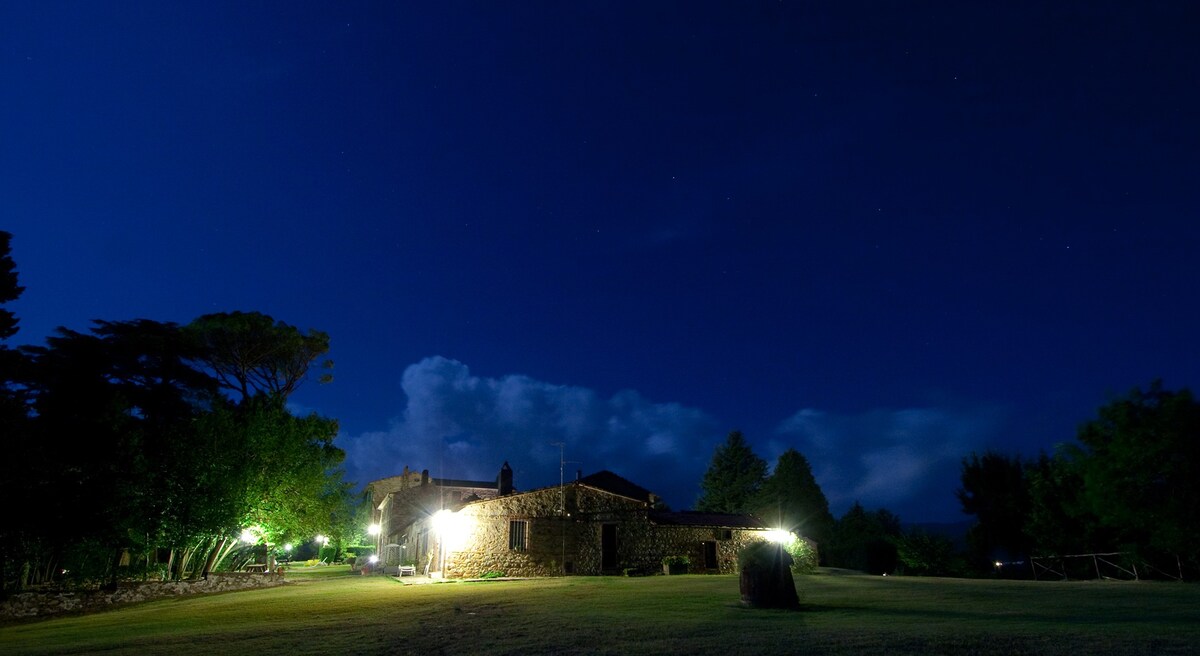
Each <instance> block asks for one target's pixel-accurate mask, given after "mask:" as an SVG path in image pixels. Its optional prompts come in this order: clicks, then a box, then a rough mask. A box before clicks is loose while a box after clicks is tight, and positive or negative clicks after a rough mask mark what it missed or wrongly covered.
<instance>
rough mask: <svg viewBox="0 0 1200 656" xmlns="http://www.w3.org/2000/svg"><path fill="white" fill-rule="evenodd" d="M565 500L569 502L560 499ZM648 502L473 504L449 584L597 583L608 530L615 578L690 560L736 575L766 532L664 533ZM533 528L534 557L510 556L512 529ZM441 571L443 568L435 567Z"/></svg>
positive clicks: (587, 497) (576, 491)
mask: <svg viewBox="0 0 1200 656" xmlns="http://www.w3.org/2000/svg"><path fill="white" fill-rule="evenodd" d="M560 495H561V496H560ZM648 511H649V508H648V507H647V504H646V503H645V502H641V501H637V500H635V499H629V498H627V497H622V496H620V495H615V494H611V493H608V492H605V491H602V490H598V489H595V488H591V487H589V486H586V485H569V486H566V487H564V488H563V489H562V490H561V491H560V490H559V489H558V488H547V489H543V490H535V491H533V492H526V493H523V494H515V495H511V496H507V497H500V498H496V499H491V500H488V501H482V502H476V503H471V504H467V505H466V506H464V507H463V508H462V510H461V511H460V513H459V515H460V516H461V517H463V518H465V520H466V521H467V522H469V524H470V530H469V536H470V537H469V538H468V539H467V540H466V541H464V542H463V544H461V545H455V547H456V548H455V549H454V550H453V551H451V552H449V553H448V554H447V557H446V570H445V572H444V574H445V576H447V577H452V578H458V577H466V578H473V577H479V576H483V575H485V574H487V573H491V572H499V573H502V574H504V575H506V576H558V575H562V574H582V575H597V574H602V573H606V572H605V571H604V570H603V567H602V564H603V563H602V560H603V551H602V545H601V540H602V537H601V536H602V533H603V530H604V529H603V526H604V525H605V524H612V525H615V526H616V559H615V560H616V563H615V564H616V567H614V568H610V569H611V572H610V573H615V572H620V571H622V570H632V571H633V572H637V573H653V572H657V571H661V569H662V560H663V558H664V557H666V556H676V555H686V556H687V557H688V558H689V559H690V560H691V562H692V563H693V565H692V567H691V571H693V572H706V571H707V572H713V573H716V572H720V573H734V572H736V571H737V554H738V551H740V550H741V548H742V547H744V546H745V545H746V544H747V543H749V542H751V541H754V540H761V539H763V538H762V533H763V532H762V531H757V530H747V529H722V528H717V527H696V526H675V525H662V524H656V523H653V522H651V521H650V519H649V515H648ZM513 521H521V522H525V523H526V549H524V550H514V549H511V548H510V545H509V537H510V528H511V522H513ZM710 542H711V543H713V546H714V547H715V548H714V551H715V554H716V559H717V562H716V566H715V567H706V553H705V543H710ZM434 569H436V566H435V567H434Z"/></svg>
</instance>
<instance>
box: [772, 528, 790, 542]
mask: <svg viewBox="0 0 1200 656" xmlns="http://www.w3.org/2000/svg"><path fill="white" fill-rule="evenodd" d="M794 537H795V536H794V535H792V534H791V533H788V532H787V531H785V530H783V529H781V528H776V529H771V530H770V531H767V535H766V538H767V540H770V541H771V542H777V543H779V544H783V543H785V542H791V541H792V539H793V538H794Z"/></svg>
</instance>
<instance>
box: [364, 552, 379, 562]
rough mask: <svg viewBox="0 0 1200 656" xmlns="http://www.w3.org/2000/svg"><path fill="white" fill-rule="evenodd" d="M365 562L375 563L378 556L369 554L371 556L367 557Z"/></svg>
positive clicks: (377, 560)
mask: <svg viewBox="0 0 1200 656" xmlns="http://www.w3.org/2000/svg"><path fill="white" fill-rule="evenodd" d="M367 562H369V563H371V564H372V565H374V564H375V563H377V562H379V556H376V555H375V554H371V557H370V558H368V559H367Z"/></svg>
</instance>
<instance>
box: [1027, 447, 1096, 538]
mask: <svg viewBox="0 0 1200 656" xmlns="http://www.w3.org/2000/svg"><path fill="white" fill-rule="evenodd" d="M1069 452H1070V450H1069V449H1064V450H1063V451H1062V452H1060V453H1058V454H1056V455H1054V456H1053V457H1051V456H1048V455H1046V454H1045V453H1042V454H1040V455H1039V456H1038V458H1037V460H1034V461H1031V462H1029V463H1026V465H1025V482H1026V488H1027V490H1028V494H1029V516H1028V518H1027V520H1026V521H1025V536H1026V537H1027V538H1028V539H1029V544H1030V548H1031V550H1032V552H1033V554H1034V555H1038V556H1064V555H1067V554H1079V553H1094V552H1097V551H1105V550H1109V549H1112V548H1113V543H1112V536H1111V531H1109V530H1108V529H1105V528H1104V527H1102V526H1100V524H1099V520H1098V519H1097V518H1096V516H1095V515H1094V514H1093V513H1092V512H1091V511H1090V510H1088V508H1087V507H1086V505H1085V501H1084V498H1083V475H1082V471H1081V468H1080V463H1079V461H1077V460H1075V459H1072V458H1071V457H1069V456H1068V455H1067V454H1068V453H1069Z"/></svg>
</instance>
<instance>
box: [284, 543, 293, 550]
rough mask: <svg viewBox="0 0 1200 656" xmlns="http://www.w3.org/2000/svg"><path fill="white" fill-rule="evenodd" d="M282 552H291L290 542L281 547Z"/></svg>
mask: <svg viewBox="0 0 1200 656" xmlns="http://www.w3.org/2000/svg"><path fill="white" fill-rule="evenodd" d="M283 550H284V551H287V552H291V550H292V543H291V542H289V543H287V544H285V545H283Z"/></svg>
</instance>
